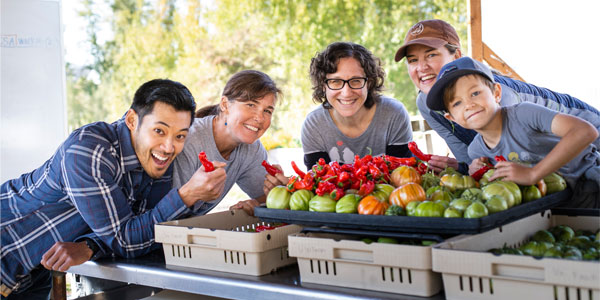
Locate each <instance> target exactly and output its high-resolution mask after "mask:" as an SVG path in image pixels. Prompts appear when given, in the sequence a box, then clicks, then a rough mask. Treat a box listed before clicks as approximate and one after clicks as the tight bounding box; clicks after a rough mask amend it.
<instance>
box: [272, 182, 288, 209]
mask: <svg viewBox="0 0 600 300" xmlns="http://www.w3.org/2000/svg"><path fill="white" fill-rule="evenodd" d="M291 197H292V193H290V192H288V191H287V189H286V187H285V186H283V185H278V186H276V187H274V188H273V189H271V191H269V194H268V195H267V208H275V209H289V208H290V198H291Z"/></svg>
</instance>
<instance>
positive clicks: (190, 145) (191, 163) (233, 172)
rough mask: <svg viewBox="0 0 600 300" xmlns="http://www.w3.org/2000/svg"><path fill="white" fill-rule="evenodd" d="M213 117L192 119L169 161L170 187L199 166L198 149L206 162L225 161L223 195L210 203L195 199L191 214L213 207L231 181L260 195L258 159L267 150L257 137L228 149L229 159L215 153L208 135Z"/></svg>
mask: <svg viewBox="0 0 600 300" xmlns="http://www.w3.org/2000/svg"><path fill="white" fill-rule="evenodd" d="M213 119H214V116H207V117H204V118H196V119H195V120H194V123H193V124H192V126H191V127H190V132H189V134H188V136H187V139H186V140H185V145H184V147H183V151H181V153H180V154H179V155H178V156H177V158H176V159H175V161H174V162H173V187H174V188H180V187H181V186H182V185H184V184H185V183H186V182H187V181H188V180H189V179H190V178H191V177H192V175H194V173H195V172H196V170H198V168H200V167H201V166H202V164H201V163H200V160H199V159H198V153H200V152H201V151H204V152H206V156H207V157H208V159H209V160H210V161H221V162H224V163H226V164H227V165H226V166H225V172H226V173H227V179H226V181H225V189H224V190H223V194H221V196H219V198H218V199H216V200H213V201H210V202H204V201H198V202H196V204H195V205H194V208H193V211H194V213H195V214H205V213H207V212H209V211H210V210H211V209H213V208H214V207H215V206H217V204H219V202H221V200H223V197H224V196H225V195H226V194H227V192H229V190H230V189H231V187H232V186H233V184H234V183H237V184H238V185H239V187H240V188H241V189H242V190H243V191H244V192H245V193H246V194H248V196H249V197H251V198H253V199H256V198H258V197H260V196H263V195H264V192H263V189H262V188H263V183H264V180H265V175H266V174H267V172H266V171H265V168H263V166H262V165H261V162H262V161H263V160H266V159H267V151H266V150H265V148H264V147H263V145H262V144H261V143H260V141H259V140H257V141H256V142H254V143H252V144H241V145H239V146H238V147H237V148H235V149H234V150H233V152H231V155H230V156H229V159H228V160H226V159H225V158H223V156H221V154H220V153H219V150H218V149H217V144H216V143H215V138H214V136H213V134H212V132H213V125H212V121H213Z"/></svg>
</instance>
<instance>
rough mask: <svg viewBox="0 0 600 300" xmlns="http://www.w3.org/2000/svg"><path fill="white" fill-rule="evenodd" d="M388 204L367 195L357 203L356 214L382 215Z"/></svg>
mask: <svg viewBox="0 0 600 300" xmlns="http://www.w3.org/2000/svg"><path fill="white" fill-rule="evenodd" d="M389 206H390V204H389V203H388V202H387V201H380V200H379V199H377V198H376V197H374V196H371V195H368V196H366V197H364V198H362V200H360V202H359V203H358V213H359V214H361V215H383V214H384V213H385V211H386V210H387V209H388V207H389Z"/></svg>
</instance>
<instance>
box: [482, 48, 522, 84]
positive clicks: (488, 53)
mask: <svg viewBox="0 0 600 300" xmlns="http://www.w3.org/2000/svg"><path fill="white" fill-rule="evenodd" d="M482 44H483V60H485V62H487V63H488V65H490V67H492V68H494V69H496V70H497V71H500V73H502V74H504V75H506V76H508V77H511V78H514V79H518V80H521V81H523V82H525V80H524V79H523V78H522V77H521V76H519V74H517V72H515V70H513V69H512V68H511V67H510V66H509V65H508V64H507V63H506V62H505V61H503V60H502V58H500V56H498V55H497V54H496V53H495V52H494V51H492V49H490V47H488V46H487V45H486V44H485V43H482Z"/></svg>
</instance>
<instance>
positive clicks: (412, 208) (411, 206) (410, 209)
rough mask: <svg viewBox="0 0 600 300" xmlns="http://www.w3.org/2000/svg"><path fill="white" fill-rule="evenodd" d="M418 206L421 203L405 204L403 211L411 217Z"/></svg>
mask: <svg viewBox="0 0 600 300" xmlns="http://www.w3.org/2000/svg"><path fill="white" fill-rule="evenodd" d="M419 204H421V201H411V202H408V204H406V207H404V209H405V210H406V215H407V216H411V217H412V216H414V215H415V211H416V210H417V206H419Z"/></svg>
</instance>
